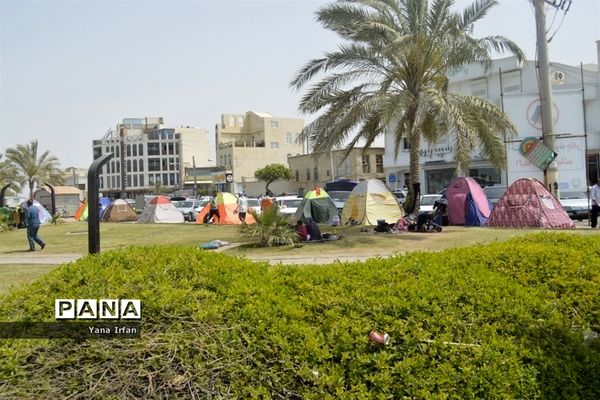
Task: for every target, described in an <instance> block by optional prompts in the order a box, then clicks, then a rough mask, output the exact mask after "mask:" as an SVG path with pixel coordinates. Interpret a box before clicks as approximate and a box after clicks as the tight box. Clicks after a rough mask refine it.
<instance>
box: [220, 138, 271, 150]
mask: <svg viewBox="0 0 600 400" xmlns="http://www.w3.org/2000/svg"><path fill="white" fill-rule="evenodd" d="M230 147H265V141H264V140H259V141H251V140H249V141H244V140H236V141H234V142H226V143H219V149H228V148H230Z"/></svg>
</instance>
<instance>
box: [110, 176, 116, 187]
mask: <svg viewBox="0 0 600 400" xmlns="http://www.w3.org/2000/svg"><path fill="white" fill-rule="evenodd" d="M110 181H111V186H110V187H112V188H114V187H116V186H115V177H114V176H111V177H110Z"/></svg>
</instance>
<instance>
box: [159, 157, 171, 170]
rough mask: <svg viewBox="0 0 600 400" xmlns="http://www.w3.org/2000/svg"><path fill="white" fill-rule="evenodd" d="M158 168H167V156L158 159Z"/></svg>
mask: <svg viewBox="0 0 600 400" xmlns="http://www.w3.org/2000/svg"><path fill="white" fill-rule="evenodd" d="M160 169H161V171H168V170H169V159H167V158H161V159H160Z"/></svg>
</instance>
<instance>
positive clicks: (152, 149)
mask: <svg viewBox="0 0 600 400" xmlns="http://www.w3.org/2000/svg"><path fill="white" fill-rule="evenodd" d="M148 155H149V156H158V155H160V146H159V144H158V143H148Z"/></svg>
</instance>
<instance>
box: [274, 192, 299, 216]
mask: <svg viewBox="0 0 600 400" xmlns="http://www.w3.org/2000/svg"><path fill="white" fill-rule="evenodd" d="M275 201H276V202H277V206H278V207H279V213H280V214H282V215H285V216H294V215H295V214H296V211H297V210H298V206H299V205H300V203H302V199H301V198H300V197H297V196H285V197H276V198H275Z"/></svg>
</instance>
